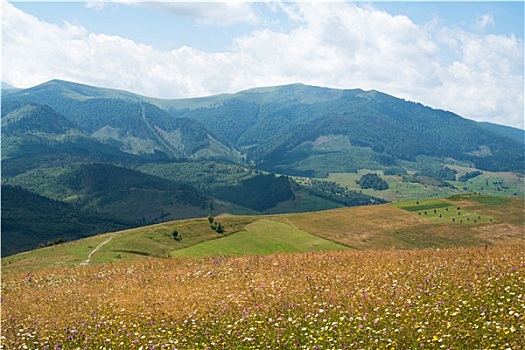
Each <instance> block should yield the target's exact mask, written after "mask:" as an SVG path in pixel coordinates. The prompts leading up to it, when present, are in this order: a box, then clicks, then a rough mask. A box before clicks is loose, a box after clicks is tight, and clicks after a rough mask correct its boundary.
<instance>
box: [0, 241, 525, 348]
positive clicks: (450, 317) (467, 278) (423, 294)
mask: <svg viewBox="0 0 525 350" xmlns="http://www.w3.org/2000/svg"><path fill="white" fill-rule="evenodd" d="M524 344H525V247H524V246H520V245H514V246H489V247H471V248H449V249H441V250H438V249H421V250H407V251H399V250H398V251H394V250H375V251H333V252H316V253H293V254H277V255H270V256H241V257H215V258H200V259H196V258H172V259H167V258H166V259H145V260H143V261H140V262H122V263H113V264H112V263H108V264H101V265H95V266H77V267H67V268H65V267H54V268H47V269H45V270H41V271H35V272H30V273H27V272H23V273H22V272H17V273H14V272H13V273H5V274H4V275H3V278H2V331H1V346H0V348H2V349H522V348H524Z"/></svg>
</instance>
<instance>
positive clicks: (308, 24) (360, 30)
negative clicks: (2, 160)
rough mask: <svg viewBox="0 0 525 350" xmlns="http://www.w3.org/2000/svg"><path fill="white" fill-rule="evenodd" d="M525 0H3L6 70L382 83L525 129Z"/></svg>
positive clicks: (207, 84)
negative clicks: (238, 0)
mask: <svg viewBox="0 0 525 350" xmlns="http://www.w3.org/2000/svg"><path fill="white" fill-rule="evenodd" d="M523 37H524V2H523V1H514V2H390V1H383V2H348V1H346V2H345V1H339V2H335V1H331V2H321V1H314V2H297V1H294V2H290V1H286V2H282V1H265V2H217V1H215V2H199V1H197V2H195V1H194V2H159V1H149V2H137V1H133V0H123V1H119V2H115V1H88V2H80V1H68V2H35V1H33V2H29V1H6V0H2V64H1V66H2V81H4V82H7V83H8V84H10V85H13V86H16V87H20V88H27V87H31V86H35V85H38V84H41V83H44V82H46V81H49V80H51V79H63V80H68V81H73V82H77V83H83V84H88V85H94V86H99V87H108V88H115V89H122V90H127V91H131V92H135V93H138V94H141V95H145V96H151V97H159V98H186V97H199V96H207V95H212V94H219V93H234V92H238V91H241V90H245V89H249V88H253V87H260V86H274V85H283V84H291V83H303V84H308V85H315V86H324V87H331V88H341V89H354V88H361V89H364V90H372V89H374V90H378V91H381V92H384V93H387V94H391V95H393V96H396V97H399V98H403V99H406V100H410V101H417V102H421V103H423V104H424V105H427V106H430V107H433V108H440V109H445V110H449V111H452V112H454V113H457V114H459V115H461V116H463V117H465V118H469V119H473V120H477V121H489V122H493V123H498V124H502V125H508V126H513V127H518V128H521V129H523V128H524V46H523V41H524V40H523Z"/></svg>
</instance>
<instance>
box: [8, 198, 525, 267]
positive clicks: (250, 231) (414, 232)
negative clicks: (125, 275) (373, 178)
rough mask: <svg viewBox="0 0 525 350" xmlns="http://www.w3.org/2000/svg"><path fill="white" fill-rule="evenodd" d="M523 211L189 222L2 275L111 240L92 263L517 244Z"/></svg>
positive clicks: (456, 203)
mask: <svg viewBox="0 0 525 350" xmlns="http://www.w3.org/2000/svg"><path fill="white" fill-rule="evenodd" d="M417 202H419V204H417ZM458 207H460V208H461V209H460V210H459V211H458V210H457V208H458ZM434 209H435V210H436V213H434ZM425 211H426V212H427V214H425ZM458 212H459V213H458ZM524 212H525V205H524V201H523V200H521V199H514V198H504V197H491V196H480V195H456V196H453V197H449V198H446V199H439V200H438V199H430V200H422V201H406V202H400V203H394V204H384V205H373V206H363V207H350V208H340V209H334V210H327V211H319V212H313V213H300V214H285V215H265V216H219V217H216V221H218V222H220V223H221V224H222V225H223V226H224V228H225V233H224V234H218V233H217V232H215V231H214V230H212V229H211V228H210V225H209V222H208V220H207V219H206V218H200V219H188V220H179V221H171V222H166V223H162V224H156V225H152V226H146V227H141V228H136V229H131V230H126V231H121V232H114V233H108V234H105V235H100V236H95V237H90V238H86V239H82V240H78V241H74V242H68V243H65V244H61V245H58V246H53V247H47V248H42V249H37V250H34V251H31V252H26V253H22V254H18V255H14V256H9V257H7V258H4V259H2V270H3V271H34V270H38V269H42V268H48V267H50V266H75V265H79V264H80V263H81V262H83V261H85V260H86V259H87V257H88V255H89V253H90V252H91V251H92V250H93V249H94V248H95V247H97V246H98V245H99V244H101V243H102V242H104V241H105V240H107V239H108V238H110V237H111V238H112V239H111V241H109V242H108V243H107V244H105V245H103V246H102V247H100V248H99V249H98V250H97V252H96V254H93V255H92V257H91V258H90V264H101V263H118V262H124V261H138V260H143V259H151V258H167V257H169V256H203V255H205V256H209V255H221V254H223V255H232V254H233V255H239V254H247V255H250V254H252V255H253V254H271V253H276V252H301V251H310V250H315V251H317V250H326V249H341V246H344V247H348V248H352V249H357V250H370V249H393V248H394V249H413V248H444V247H451V246H452V247H459V246H484V245H493V244H522V243H524V242H525V237H524V236H525V235H524V234H523V228H524V227H525V214H524ZM440 215H441V217H440ZM174 230H176V231H177V232H178V233H179V235H180V237H182V239H181V240H180V241H177V240H174V239H173V235H172V234H173V231H174ZM327 241H328V242H327Z"/></svg>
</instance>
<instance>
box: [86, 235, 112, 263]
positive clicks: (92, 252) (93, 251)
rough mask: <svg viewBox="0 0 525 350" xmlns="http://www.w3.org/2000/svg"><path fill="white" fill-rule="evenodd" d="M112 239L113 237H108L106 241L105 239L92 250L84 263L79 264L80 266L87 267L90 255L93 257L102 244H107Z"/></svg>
mask: <svg viewBox="0 0 525 350" xmlns="http://www.w3.org/2000/svg"><path fill="white" fill-rule="evenodd" d="M112 239H113V237H109V238H108V239H106V240H105V241H104V242H102V243H100V244H99V245H98V246H97V247H96V248H95V249H93V250H92V251H91V252H90V253H89V255H88V258H87V259H86V260H84V261H82V262H81V263H80V266H86V265H89V260H90V259H91V255H93V254H94V253H95V252H96V251H97V250H99V249H100V248H101V247H102V246H103V245H104V244H106V243H108V242H109V241H111V240H112Z"/></svg>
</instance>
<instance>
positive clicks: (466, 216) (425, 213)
mask: <svg viewBox="0 0 525 350" xmlns="http://www.w3.org/2000/svg"><path fill="white" fill-rule="evenodd" d="M473 198H474V199H475V198H476V197H475V196H474V197H473ZM391 205H392V206H394V207H396V208H399V209H403V210H406V211H409V212H411V213H413V214H414V215H418V216H420V217H421V218H425V219H428V220H431V221H433V222H437V223H450V222H455V223H460V224H461V223H463V224H481V223H487V222H492V221H493V219H492V218H490V217H487V216H485V215H479V214H477V213H475V212H473V211H471V210H467V209H466V208H461V207H460V206H456V205H454V204H452V203H448V202H445V201H441V200H435V199H429V200H423V201H406V202H400V203H394V204H391Z"/></svg>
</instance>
